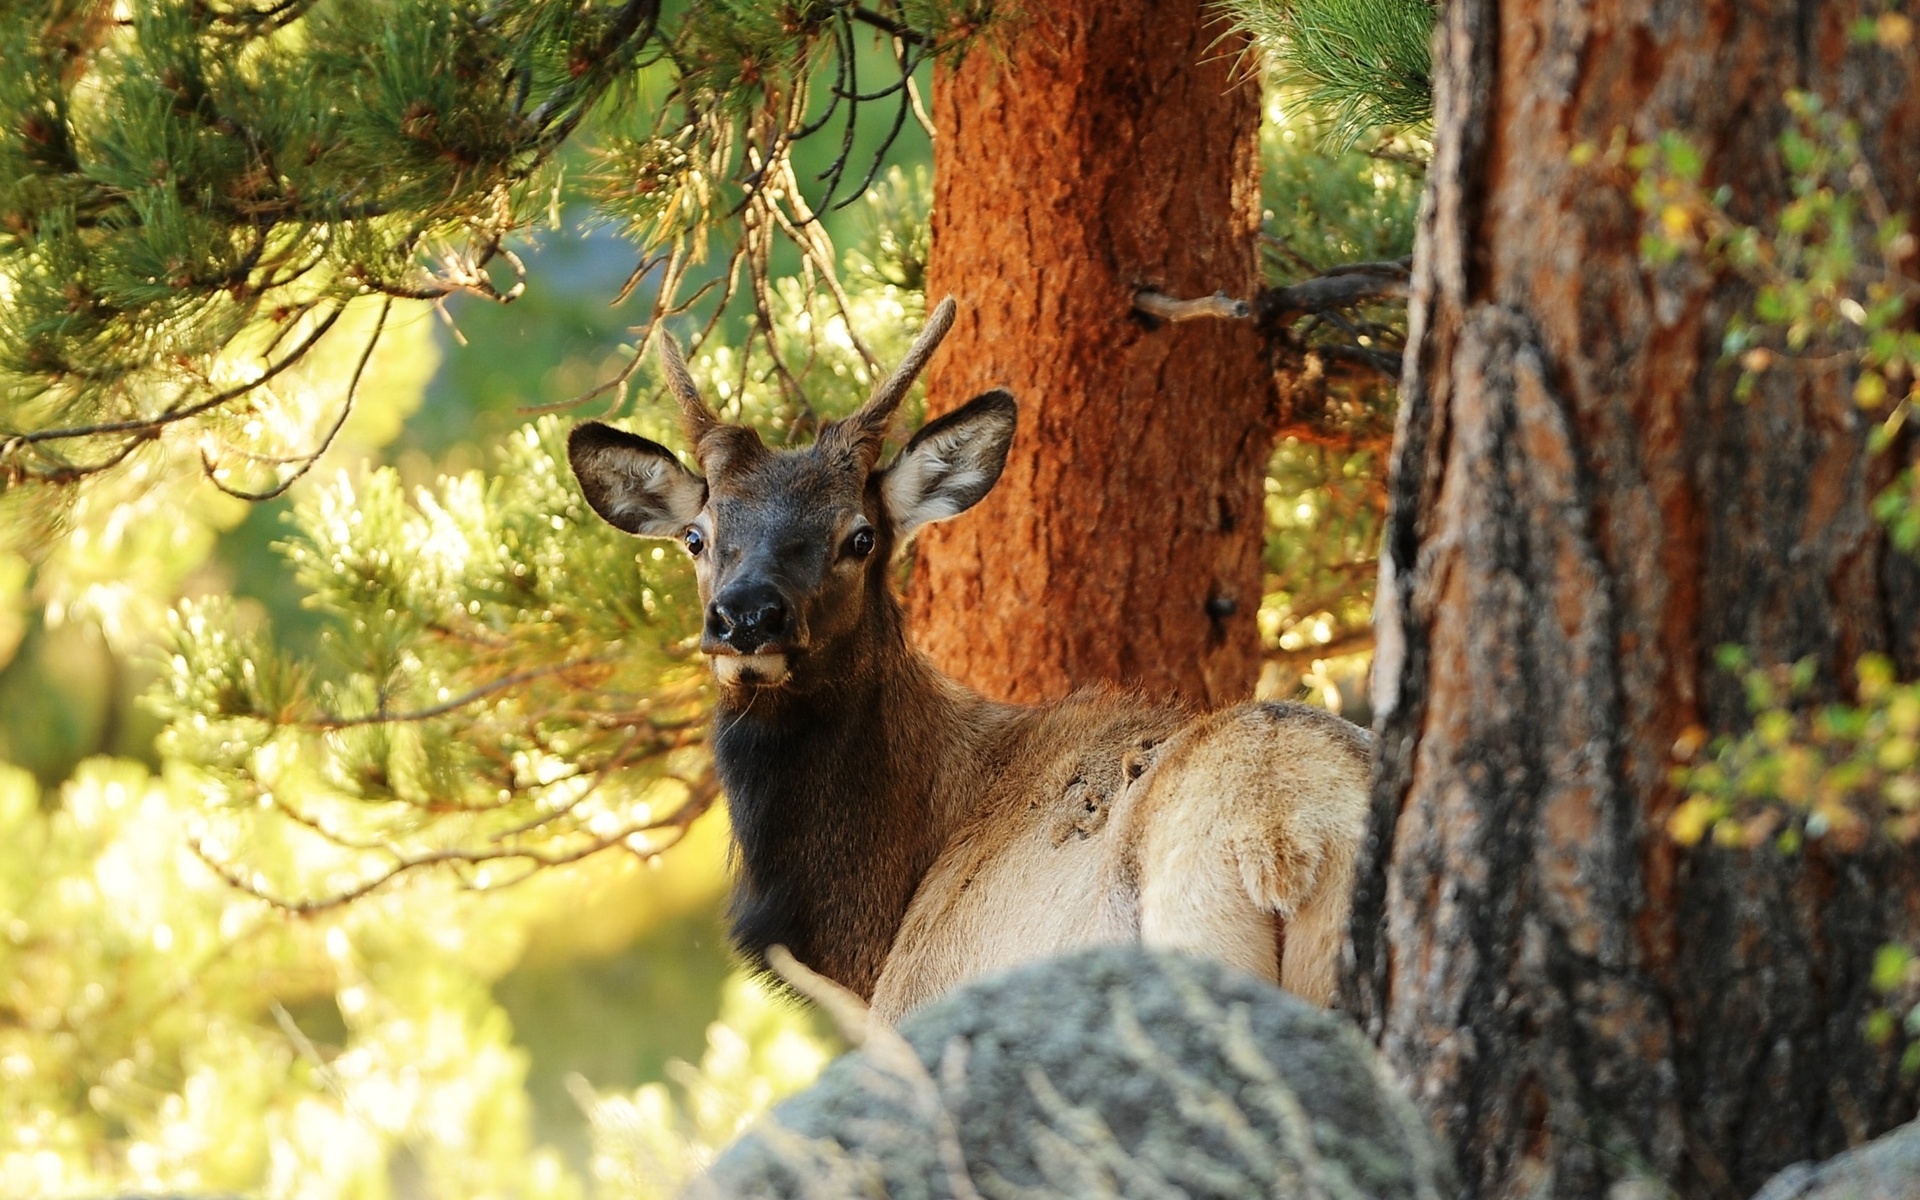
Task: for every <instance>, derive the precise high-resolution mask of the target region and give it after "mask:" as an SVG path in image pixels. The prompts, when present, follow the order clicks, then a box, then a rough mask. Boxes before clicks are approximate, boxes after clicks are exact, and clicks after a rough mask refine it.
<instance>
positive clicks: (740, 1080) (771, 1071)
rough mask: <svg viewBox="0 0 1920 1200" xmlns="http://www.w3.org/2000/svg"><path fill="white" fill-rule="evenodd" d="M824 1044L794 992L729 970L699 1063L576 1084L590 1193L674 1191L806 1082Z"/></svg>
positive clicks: (825, 1050)
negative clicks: (620, 1084) (588, 1141)
mask: <svg viewBox="0 0 1920 1200" xmlns="http://www.w3.org/2000/svg"><path fill="white" fill-rule="evenodd" d="M832 1054H833V1047H832V1046H831V1044H830V1041H829V1039H827V1038H825V1037H823V1036H821V1035H820V1034H819V1033H818V1032H817V1031H816V1030H815V1029H813V1028H812V1025H811V1023H810V1022H809V1021H808V1020H806V1019H805V1017H804V1015H803V1014H802V1013H801V1012H800V1010H798V1009H797V1008H796V1007H795V1006H794V1004H793V1003H792V1001H790V1000H788V999H787V998H786V997H784V996H781V995H777V994H775V993H774V992H773V991H772V990H771V989H770V988H769V987H768V986H767V985H766V984H765V983H763V982H761V981H760V980H758V979H754V978H752V977H749V976H747V975H745V974H737V975H735V976H734V977H733V978H732V979H731V980H729V981H728V983H727V988H726V992H725V994H724V996H723V998H722V1001H721V1008H720V1019H719V1020H718V1021H716V1022H714V1024H713V1025H712V1026H711V1027H710V1028H709V1029H708V1031H707V1051H706V1054H705V1055H704V1056H702V1058H701V1060H700V1063H699V1066H698V1068H697V1069H695V1068H693V1067H691V1066H688V1065H687V1064H684V1063H683V1064H678V1065H679V1066H681V1067H682V1068H684V1069H682V1070H679V1071H676V1072H675V1073H674V1077H673V1078H672V1080H671V1081H670V1082H668V1083H650V1084H646V1085H644V1086H642V1087H641V1088H639V1089H638V1090H636V1091H634V1092H633V1093H631V1094H629V1095H605V1094H593V1093H591V1092H590V1091H588V1090H586V1089H585V1088H584V1087H583V1088H582V1089H580V1090H581V1093H582V1094H581V1096H580V1099H581V1103H582V1106H583V1107H584V1108H585V1110H586V1114H587V1118H588V1120H589V1121H590V1122H591V1123H592V1128H593V1147H594V1154H593V1176H594V1182H595V1183H596V1184H597V1185H598V1186H597V1188H596V1195H598V1196H601V1197H605V1198H606V1200H613V1198H615V1197H622V1198H625V1197H640V1198H652V1197H665V1196H671V1195H673V1194H675V1193H676V1192H677V1191H678V1190H679V1187H680V1185H682V1184H684V1183H685V1182H687V1181H688V1180H689V1179H691V1178H692V1177H693V1176H694V1175H695V1174H697V1173H698V1172H699V1171H700V1170H701V1169H703V1168H704V1167H706V1165H707V1164H708V1163H710V1162H711V1161H712V1160H713V1158H714V1156H715V1155H716V1154H718V1153H719V1151H720V1150H721V1149H722V1148H723V1147H725V1146H726V1145H727V1144H728V1143H729V1142H731V1141H732V1140H733V1139H734V1138H735V1137H737V1136H739V1134H740V1133H741V1132H742V1131H743V1130H744V1129H745V1128H746V1127H747V1125H748V1124H749V1123H750V1122H751V1121H753V1120H754V1119H755V1118H756V1117H758V1116H759V1115H760V1114H762V1113H764V1112H765V1111H766V1110H767V1109H768V1108H770V1107H772V1106H773V1105H774V1104H775V1103H776V1102H778V1101H780V1100H783V1099H785V1098H786V1097H787V1096H789V1095H791V1094H793V1093H794V1092H796V1091H799V1090H800V1089H801V1088H803V1087H805V1086H807V1085H808V1084H810V1083H812V1082H813V1080H814V1078H815V1077H816V1076H818V1075H819V1073H820V1071H821V1068H823V1067H825V1066H826V1064H827V1060H828V1059H829V1058H830V1057H832Z"/></svg>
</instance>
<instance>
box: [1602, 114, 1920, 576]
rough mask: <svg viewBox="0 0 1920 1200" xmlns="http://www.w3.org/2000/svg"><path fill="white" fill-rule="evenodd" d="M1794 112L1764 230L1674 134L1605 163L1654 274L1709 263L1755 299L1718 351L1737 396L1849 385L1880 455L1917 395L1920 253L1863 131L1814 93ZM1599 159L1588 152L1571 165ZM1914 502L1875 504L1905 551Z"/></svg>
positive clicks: (1902, 479) (1611, 154) (1901, 491)
mask: <svg viewBox="0 0 1920 1200" xmlns="http://www.w3.org/2000/svg"><path fill="white" fill-rule="evenodd" d="M1787 107H1788V111H1789V113H1790V115H1791V117H1792V123H1791V124H1790V125H1789V126H1788V127H1787V129H1786V130H1785V131H1784V132H1782V133H1781V135H1780V138H1779V142H1778V150H1779V156H1780V159H1779V167H1780V174H1781V178H1782V179H1783V180H1784V181H1785V183H1786V185H1787V188H1788V190H1789V197H1788V198H1787V200H1786V201H1785V203H1784V204H1783V205H1781V206H1780V207H1779V209H1778V210H1777V211H1774V212H1770V213H1768V214H1766V215H1765V217H1764V219H1763V220H1761V221H1757V222H1751V223H1750V222H1746V221H1742V220H1739V219H1737V218H1735V217H1734V216H1733V215H1732V211H1733V208H1734V201H1735V197H1734V196H1733V194H1732V191H1731V189H1729V188H1727V187H1725V186H1724V185H1723V186H1720V187H1716V188H1710V187H1709V186H1708V184H1707V182H1706V181H1705V178H1704V175H1705V164H1704V162H1703V161H1702V159H1701V156H1700V154H1699V152H1698V151H1697V150H1695V149H1694V148H1693V147H1692V146H1691V145H1690V144H1689V143H1688V142H1687V141H1686V139H1685V138H1683V137H1681V136H1680V135H1678V134H1671V133H1670V134H1667V135H1665V136H1663V137H1661V138H1659V139H1658V140H1656V141H1653V142H1647V143H1641V144H1637V145H1629V144H1627V142H1626V140H1625V138H1624V135H1622V136H1621V137H1619V138H1616V140H1615V142H1614V144H1613V145H1612V146H1610V147H1609V148H1608V149H1607V150H1606V151H1605V154H1606V155H1607V158H1608V160H1609V161H1611V162H1613V163H1615V164H1617V165H1618V166H1620V167H1622V168H1624V169H1625V170H1626V171H1629V172H1632V173H1633V177H1634V182H1633V196H1634V202H1635V204H1636V205H1637V206H1638V207H1639V208H1640V210H1641V211H1642V213H1644V214H1645V215H1646V217H1647V228H1646V230H1645V232H1644V233H1643V234H1642V237H1641V255H1642V258H1643V259H1644V260H1645V261H1646V262H1647V263H1648V264H1649V265H1650V266H1653V267H1656V268H1657V267H1661V266H1665V265H1667V264H1671V263H1675V262H1677V261H1680V260H1682V259H1685V260H1687V261H1690V262H1700V263H1704V264H1706V265H1708V266H1710V267H1712V268H1714V269H1716V270H1720V271H1724V272H1727V273H1728V274H1730V275H1733V276H1736V277H1738V278H1740V279H1742V280H1744V281H1745V282H1746V283H1748V284H1749V285H1750V287H1751V288H1752V297H1753V298H1752V301H1751V303H1750V305H1749V306H1748V308H1747V311H1746V312H1744V313H1742V314H1740V315H1738V316H1736V317H1735V318H1734V319H1732V320H1730V321H1729V322H1728V323H1727V333H1726V337H1725V342H1724V345H1723V353H1724V354H1725V356H1726V358H1727V359H1728V360H1730V361H1732V362H1734V363H1736V364H1737V365H1738V368H1739V370H1740V378H1739V382H1738V384H1737V385H1736V395H1739V396H1741V397H1743V398H1745V397H1749V396H1751V395H1752V393H1753V389H1754V388H1755V387H1756V386H1757V385H1758V383H1759V381H1760V379H1761V378H1762V377H1763V376H1765V375H1766V374H1768V373H1770V372H1774V373H1782V374H1788V375H1791V376H1795V377H1801V378H1816V379H1819V380H1820V381H1821V382H1822V385H1823V386H1824V385H1827V384H1828V383H1830V382H1831V383H1837V384H1840V385H1842V386H1845V387H1846V388H1847V389H1848V390H1849V391H1850V392H1851V395H1852V399H1853V402H1854V404H1855V405H1856V406H1858V408H1859V409H1860V410H1861V411H1862V412H1863V413H1865V414H1868V415H1870V416H1872V417H1873V418H1874V419H1875V421H1876V422H1877V427H1876V428H1875V429H1874V431H1873V434H1872V437H1871V439H1870V442H1869V446H1870V448H1872V449H1873V450H1875V451H1880V450H1884V449H1885V448H1886V447H1888V446H1890V445H1891V444H1892V443H1893V441H1894V439H1895V437H1896V436H1897V435H1898V434H1899V432H1900V430H1901V429H1902V428H1904V426H1905V425H1906V422H1907V420H1908V419H1909V417H1910V416H1911V415H1912V412H1913V407H1914V403H1915V399H1916V397H1917V396H1920V390H1916V389H1917V387H1920V385H1917V384H1916V378H1917V377H1920V332H1916V331H1915V330H1914V328H1913V315H1914V313H1915V311H1916V310H1917V309H1920V276H1916V274H1915V264H1916V262H1920V242H1917V241H1916V240H1915V236H1914V233H1913V231H1912V230H1911V229H1910V228H1909V224H1910V218H1909V215H1908V214H1906V213H1903V212H1895V211H1893V210H1892V209H1891V208H1890V207H1889V206H1888V204H1887V201H1886V198H1885V196H1884V194H1883V192H1882V191H1881V189H1880V186H1879V184H1878V182H1877V181H1876V180H1875V179H1874V177H1873V172H1872V170H1871V167H1870V165H1869V164H1868V162H1867V160H1866V158H1865V156H1864V155H1863V154H1862V153H1861V148H1860V131H1859V128H1858V127H1857V126H1856V125H1855V124H1854V123H1853V122H1851V121H1848V120H1845V119H1843V118H1842V117H1841V116H1840V115H1839V114H1837V113H1833V112H1830V111H1828V110H1827V109H1826V108H1825V106H1824V105H1823V104H1822V103H1821V101H1820V99H1819V97H1817V96H1814V95H1811V94H1809V93H1804V92H1791V93H1789V94H1788V96H1787ZM1599 153H1600V152H1599V151H1597V150H1596V149H1595V148H1594V147H1592V146H1582V147H1579V148H1577V149H1576V151H1575V156H1576V159H1578V160H1582V161H1590V160H1591V159H1592V158H1594V157H1595V156H1596V155H1597V154H1599ZM1914 495H1915V483H1914V478H1913V473H1912V472H1911V471H1910V470H1908V471H1903V472H1902V473H1901V474H1900V476H1899V478H1898V479H1896V481H1895V482H1894V483H1893V484H1892V485H1891V486H1890V487H1888V488H1887V489H1886V490H1885V491H1884V492H1883V493H1882V494H1881V495H1880V496H1879V497H1878V499H1877V500H1876V502H1875V505H1874V511H1875V513H1876V514H1877V515H1878V516H1879V517H1880V518H1881V520H1883V521H1884V522H1886V523H1887V525H1888V527H1889V529H1890V531H1891V532H1892V535H1893V537H1894V539H1895V542H1896V544H1898V545H1900V546H1901V547H1902V548H1903V549H1912V548H1913V547H1914V546H1916V545H1920V516H1916V515H1915V512H1914V507H1913V503H1914Z"/></svg>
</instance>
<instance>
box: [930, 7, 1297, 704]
mask: <svg viewBox="0 0 1920 1200" xmlns="http://www.w3.org/2000/svg"><path fill="white" fill-rule="evenodd" d="M1221 33H1222V27H1221V26H1220V25H1219V24H1218V23H1217V21H1216V20H1214V19H1212V18H1210V16H1209V10H1208V7H1207V5H1206V4H1205V3H1204V2H1203V0H1179V2H1177V3H1170V4H1155V5H1149V4H1145V3H1139V2H1137V0H1136V2H1127V3H1119V4H1114V3H1108V2H1105V0H1070V2H1063V3H1057V4H1054V3H1049V4H1043V5H1035V6H1032V7H1031V10H1030V15H1029V16H1028V18H1027V23H1026V24H1025V25H1023V26H1022V27H1021V28H1019V29H1018V30H1017V31H1015V32H1013V33H1012V34H1011V36H1010V40H1009V42H1008V44H1007V46H1006V52H1005V53H1004V54H998V53H995V52H994V51H992V50H989V49H982V50H976V51H975V52H973V53H972V54H971V55H970V56H969V57H968V58H967V59H966V61H965V62H964V63H963V64H962V65H961V66H960V67H959V68H957V69H954V70H950V71H948V72H946V73H944V74H942V75H941V76H940V77H939V79H938V81H937V86H936V97H935V106H934V114H935V117H934V119H935V124H936V127H937V128H938V130H939V140H938V144H937V147H936V157H937V172H936V181H935V199H934V214H933V253H932V261H931V265H930V281H929V284H928V295H929V296H932V297H939V296H942V295H945V294H948V293H951V294H952V295H954V296H955V297H957V298H958V300H959V302H960V317H959V320H958V322H957V323H956V325H955V327H954V330H953V332H952V334H950V335H949V336H948V338H947V341H946V344H945V346H944V347H943V348H942V350H941V353H940V356H939V358H938V359H937V361H936V362H935V364H934V367H933V369H932V371H931V372H930V380H929V386H930V393H929V394H930V401H929V404H930V410H931V411H932V412H934V413H939V412H943V411H946V410H948V409H952V408H955V407H957V406H958V405H960V404H961V403H963V402H964V401H965V400H966V399H967V398H969V397H971V396H973V395H975V394H976V393H978V392H981V391H984V390H985V389H987V388H989V387H996V386H1005V387H1009V388H1011V389H1013V391H1014V393H1015V395H1016V396H1018V398H1019V401H1020V423H1021V424H1020V434H1019V437H1018V439H1017V440H1016V441H1015V443H1014V448H1013V453H1012V456H1011V457H1010V459H1009V460H1008V464H1007V469H1006V474H1005V475H1004V476H1003V477H1002V479H1001V482H1000V485H999V486H998V488H996V489H995V491H994V493H993V495H991V496H990V497H989V498H988V499H987V501H986V502H985V503H984V504H982V505H981V507H980V508H979V509H977V510H976V511H975V512H974V513H973V514H971V515H969V516H968V517H967V518H966V519H965V520H963V521H958V522H955V523H953V524H951V525H945V526H936V527H935V528H933V529H931V530H929V531H928V533H927V534H926V535H924V537H923V539H922V542H921V546H920V557H919V561H918V563H917V564H916V567H915V575H914V579H913V584H912V588H911V591H910V603H911V604H912V607H913V609H914V618H915V636H916V639H917V640H918V641H919V642H920V644H921V645H922V646H924V647H925V648H926V649H927V650H928V651H929V652H931V653H932V654H933V656H934V657H935V659H936V660H937V661H938V662H939V663H940V665H941V666H942V667H944V668H945V669H946V670H948V671H950V672H952V673H953V674H955V675H957V676H959V677H960V678H961V679H963V680H965V681H967V682H968V683H970V684H972V685H974V686H975V687H978V688H980V689H981V690H983V691H985V692H987V693H989V694H991V695H994V696H997V697H1002V698H1007V699H1018V700H1036V699H1040V698H1043V697H1051V696H1058V695H1061V694H1063V693H1065V692H1066V691H1068V690H1070V689H1071V688H1072V687H1073V686H1075V685H1077V684H1081V683H1086V682H1090V681H1093V680H1098V679H1109V680H1123V681H1126V682H1128V683H1135V684H1139V685H1142V686H1144V687H1146V688H1147V689H1149V690H1152V691H1155V692H1180V693H1184V694H1185V695H1187V696H1189V697H1191V698H1193V699H1197V700H1205V701H1214V702H1217V701H1221V700H1226V699H1231V698H1237V697H1241V696H1244V695H1246V694H1247V693H1248V692H1249V691H1250V690H1251V689H1252V686H1253V682H1254V679H1255V677H1256V675H1257V673H1258V667H1259V663H1258V651H1259V647H1258V640H1257V635H1256V633H1255V629H1254V614H1255V612H1256V610H1257V609H1258V608H1259V605H1260V590H1261V582H1260V562H1259V550H1260V537H1261V528H1262V513H1261V496H1260V481H1261V477H1262V471H1263V469H1264V467H1265V465H1266V461H1267V456H1268V454H1269V452H1270V450H1271V448H1272V443H1273V437H1274V429H1275V415H1274V405H1273V387H1272V384H1271V382H1270V379H1269V376H1268V374H1267V372H1266V370H1265V368H1264V366H1263V357H1262V348H1261V344H1260V340H1259V338H1258V336H1257V334H1256V333H1255V331H1254V330H1253V328H1252V327H1251V323H1250V322H1244V321H1242V322H1226V321H1217V320H1213V321H1208V320H1203V321H1194V322H1188V323H1183V324H1180V325H1168V326H1162V327H1160V328H1157V329H1149V328H1147V327H1146V326H1145V325H1144V324H1142V323H1140V322H1139V321H1137V320H1135V319H1134V318H1133V317H1132V315H1131V301H1132V296H1133V293H1134V291H1135V290H1136V289H1138V288H1141V287H1143V286H1153V287H1157V288H1159V289H1160V290H1162V291H1164V292H1167V293H1169V294H1173V295H1180V296H1199V295H1206V294H1210V293H1212V292H1214V291H1216V290H1225V291H1226V292H1228V293H1229V294H1232V295H1235V296H1240V297H1243V298H1244V297H1250V296H1251V295H1252V294H1253V289H1254V285H1255V282H1256V254H1255V240H1254V239H1255V232H1256V228H1257V222H1258V218H1259V213H1258V205H1259V201H1258V192H1257V185H1258V178H1257V164H1256V150H1257V140H1258V138H1257V135H1258V123H1259V89H1258V87H1257V86H1256V85H1255V84H1254V82H1253V81H1252V80H1251V79H1248V78H1246V77H1245V75H1244V72H1242V71H1241V70H1240V69H1239V68H1238V67H1237V62H1238V57H1239V50H1240V47H1239V44H1238V42H1237V41H1236V40H1234V39H1232V38H1229V39H1226V40H1225V41H1220V40H1217V39H1219V37H1220V35H1221Z"/></svg>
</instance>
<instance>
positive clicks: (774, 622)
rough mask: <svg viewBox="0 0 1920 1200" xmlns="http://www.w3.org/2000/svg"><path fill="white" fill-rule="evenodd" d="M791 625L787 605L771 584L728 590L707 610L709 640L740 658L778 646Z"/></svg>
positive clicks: (749, 585) (751, 585)
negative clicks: (737, 654)
mask: <svg viewBox="0 0 1920 1200" xmlns="http://www.w3.org/2000/svg"><path fill="white" fill-rule="evenodd" d="M788 624H789V614H788V610H787V602H786V600H785V599H784V598H782V597H781V595H780V593H779V592H778V591H777V590H775V589H774V587H773V586H772V585H771V584H765V583H761V584H748V585H745V586H742V587H734V588H728V589H727V590H726V591H725V592H723V593H722V594H720V595H719V596H716V597H715V598H714V601H713V603H712V604H709V605H708V606H707V637H708V639H709V640H710V641H712V642H717V643H719V644H721V645H725V646H727V647H729V648H731V649H733V650H734V651H736V652H738V653H740V654H753V653H756V652H758V651H759V650H760V649H761V647H763V646H767V645H769V644H772V643H777V642H778V641H779V640H780V639H781V638H782V637H784V636H785V635H786V632H787V626H788Z"/></svg>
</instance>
